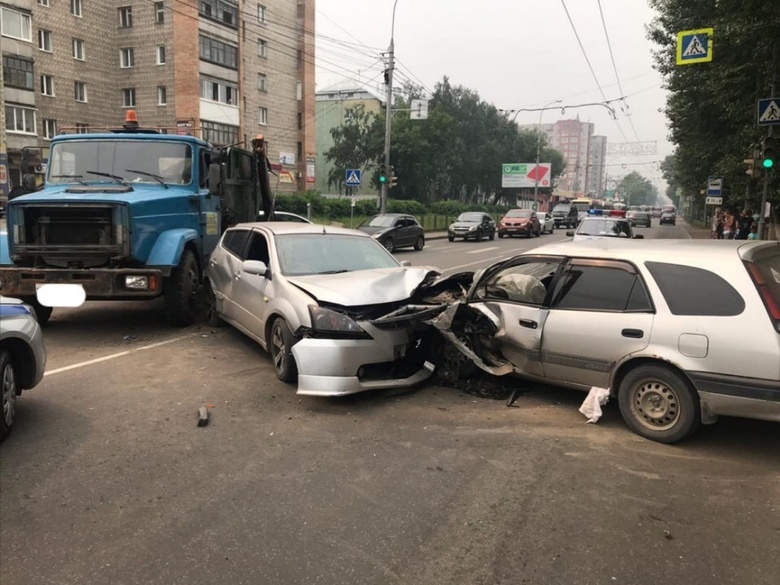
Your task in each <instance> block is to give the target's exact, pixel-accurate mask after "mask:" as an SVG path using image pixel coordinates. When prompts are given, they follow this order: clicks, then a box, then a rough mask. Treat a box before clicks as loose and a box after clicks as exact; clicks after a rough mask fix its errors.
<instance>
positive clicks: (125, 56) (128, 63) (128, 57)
mask: <svg viewBox="0 0 780 585" xmlns="http://www.w3.org/2000/svg"><path fill="white" fill-rule="evenodd" d="M119 66H120V67H121V68H122V69H127V68H128V67H135V49H133V48H132V47H128V48H126V49H119Z"/></svg>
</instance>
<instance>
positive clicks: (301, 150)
mask: <svg viewBox="0 0 780 585" xmlns="http://www.w3.org/2000/svg"><path fill="white" fill-rule="evenodd" d="M302 158H303V142H299V143H298V160H301V159H302Z"/></svg>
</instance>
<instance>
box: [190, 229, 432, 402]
mask: <svg viewBox="0 0 780 585" xmlns="http://www.w3.org/2000/svg"><path fill="white" fill-rule="evenodd" d="M438 276H439V273H438V272H437V271H436V270H434V269H431V268H425V267H414V268H412V267H411V266H410V265H409V263H408V262H407V263H403V264H402V263H399V262H398V261H397V260H396V259H395V258H394V257H393V256H392V254H390V253H389V252H388V251H387V250H386V249H385V248H384V246H382V245H381V244H380V243H379V242H377V241H376V240H375V239H374V238H372V237H371V236H369V235H368V234H366V233H363V232H361V231H357V230H350V229H344V228H337V227H331V226H321V225H313V224H303V223H295V222H257V223H247V224H239V225H237V226H235V227H233V228H230V229H228V230H227V231H225V233H224V234H223V236H222V238H221V240H220V242H219V244H218V245H217V247H216V249H215V250H214V252H213V253H212V254H211V257H210V258H209V266H208V269H207V271H206V282H205V283H204V286H205V297H206V304H207V318H208V321H209V324H210V325H211V326H217V325H219V324H220V321H221V320H224V321H227V322H228V323H230V324H231V325H233V326H234V327H236V329H238V330H239V331H241V332H243V333H244V334H246V335H248V336H249V337H251V338H252V339H254V340H255V341H257V342H258V343H259V344H260V345H261V346H262V347H263V348H264V349H266V350H267V351H268V352H269V353H270V354H271V359H272V360H273V365H274V368H275V369H276V376H277V377H278V378H279V379H280V380H282V381H285V382H295V381H297V383H298V394H307V395H316V396H341V395H346V394H354V393H357V392H362V391H366V390H378V389H385V388H399V387H407V386H411V385H414V384H417V383H418V382H422V381H423V380H426V379H427V378H429V377H430V376H431V374H432V373H433V370H434V365H433V363H431V362H429V361H428V357H430V356H429V354H426V353H425V352H426V351H427V348H426V345H425V342H424V340H423V338H422V333H421V331H420V327H419V325H420V320H421V319H425V318H426V315H428V314H435V313H436V312H437V311H439V312H440V311H441V310H443V309H444V308H445V305H444V304H442V303H438V304H437V303H436V302H435V301H433V302H430V303H429V304H428V305H426V304H425V302H426V300H425V298H424V297H425V291H427V290H428V288H427V287H428V286H429V285H431V284H434V283H435V282H437V277H438ZM421 291H422V292H421Z"/></svg>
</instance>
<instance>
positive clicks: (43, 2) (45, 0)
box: [38, 0, 49, 6]
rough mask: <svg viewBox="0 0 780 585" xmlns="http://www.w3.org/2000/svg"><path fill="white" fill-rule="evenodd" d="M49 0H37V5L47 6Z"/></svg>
mask: <svg viewBox="0 0 780 585" xmlns="http://www.w3.org/2000/svg"><path fill="white" fill-rule="evenodd" d="M48 5H49V0H38V6H48Z"/></svg>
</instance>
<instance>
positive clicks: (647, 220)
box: [626, 209, 653, 227]
mask: <svg viewBox="0 0 780 585" xmlns="http://www.w3.org/2000/svg"><path fill="white" fill-rule="evenodd" d="M626 220H628V222H629V223H630V224H631V227H634V226H638V225H642V226H645V227H653V216H652V214H651V213H650V212H649V211H645V210H642V209H629V210H628V211H627V212H626Z"/></svg>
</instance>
